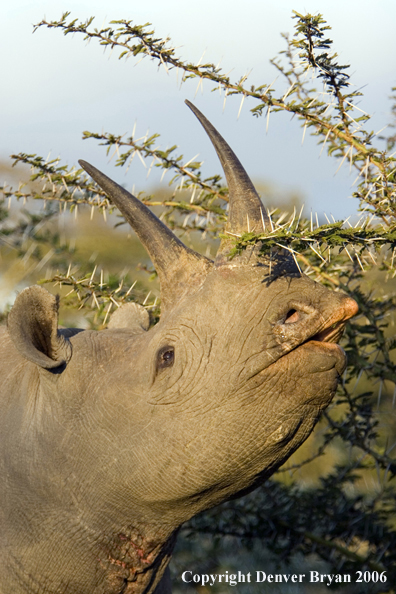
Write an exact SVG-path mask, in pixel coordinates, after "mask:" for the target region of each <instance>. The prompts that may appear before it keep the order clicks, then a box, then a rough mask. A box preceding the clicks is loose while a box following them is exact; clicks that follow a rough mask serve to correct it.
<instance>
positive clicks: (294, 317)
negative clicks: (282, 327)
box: [284, 309, 300, 324]
mask: <svg viewBox="0 0 396 594" xmlns="http://www.w3.org/2000/svg"><path fill="white" fill-rule="evenodd" d="M299 319H300V315H299V313H298V311H297V310H295V309H290V310H289V311H288V312H287V314H286V318H285V321H284V323H285V324H293V323H294V322H298V320H299Z"/></svg>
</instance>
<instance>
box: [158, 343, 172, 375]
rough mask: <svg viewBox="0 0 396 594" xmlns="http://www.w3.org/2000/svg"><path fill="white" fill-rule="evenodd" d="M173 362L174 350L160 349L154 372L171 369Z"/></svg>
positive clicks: (169, 347) (166, 347)
mask: <svg viewBox="0 0 396 594" xmlns="http://www.w3.org/2000/svg"><path fill="white" fill-rule="evenodd" d="M174 362H175V349H174V347H172V346H165V347H162V348H161V349H160V350H159V351H158V353H157V365H156V371H157V372H158V371H161V369H166V368H167V367H172V365H173V363H174Z"/></svg>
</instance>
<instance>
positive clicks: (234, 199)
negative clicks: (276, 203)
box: [186, 101, 271, 255]
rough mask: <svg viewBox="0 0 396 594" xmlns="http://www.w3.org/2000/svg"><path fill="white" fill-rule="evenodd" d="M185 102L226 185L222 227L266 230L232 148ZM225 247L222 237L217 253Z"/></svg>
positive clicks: (263, 213) (259, 207) (265, 220)
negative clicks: (208, 143)
mask: <svg viewBox="0 0 396 594" xmlns="http://www.w3.org/2000/svg"><path fill="white" fill-rule="evenodd" d="M186 104H187V105H188V107H189V108H190V109H191V111H192V112H193V113H194V114H195V115H196V117H197V118H198V120H199V121H200V123H201V124H202V126H203V128H204V129H205V131H206V133H207V135H208V136H209V138H210V140H211V142H212V144H213V146H214V148H215V149H216V152H217V155H218V157H219V159H220V163H221V166H222V168H223V171H224V175H225V177H226V180H227V184H228V189H229V215H228V221H227V225H226V228H225V231H226V233H227V232H228V233H230V235H240V234H241V233H246V232H249V231H254V232H255V233H256V234H257V235H258V234H260V233H263V232H265V231H270V230H271V226H270V220H269V217H268V214H267V211H266V210H265V208H264V206H263V204H262V202H261V200H260V197H259V195H258V194H257V192H256V190H255V188H254V186H253V183H252V182H251V180H250V178H249V176H248V174H247V173H246V171H245V169H244V168H243V166H242V164H241V162H240V161H239V159H238V157H237V156H236V155H235V153H234V151H233V150H232V149H231V148H230V147H229V145H228V144H227V142H226V141H225V140H224V138H223V137H222V136H221V135H220V134H219V133H218V132H217V130H216V129H215V127H214V126H213V125H212V124H211V123H210V122H209V120H208V119H207V118H206V117H205V116H204V115H203V114H202V113H201V112H200V111H199V109H197V108H196V107H195V106H194V105H193V104H192V103H190V101H186ZM228 248H229V242H228V241H227V240H223V241H222V243H221V245H220V248H219V252H218V255H221V254H223V253H224V252H225V251H226V250H227V249H228Z"/></svg>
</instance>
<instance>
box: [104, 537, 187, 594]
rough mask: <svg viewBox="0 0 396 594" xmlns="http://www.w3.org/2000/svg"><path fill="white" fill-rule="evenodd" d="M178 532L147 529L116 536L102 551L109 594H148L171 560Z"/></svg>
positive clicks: (105, 581) (159, 579)
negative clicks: (143, 593)
mask: <svg viewBox="0 0 396 594" xmlns="http://www.w3.org/2000/svg"><path fill="white" fill-rule="evenodd" d="M177 532H178V530H175V531H173V532H171V533H170V534H169V529H165V528H164V527H162V526H145V527H144V529H137V528H133V529H129V530H125V531H123V532H119V533H118V534H116V535H115V536H114V537H113V539H112V540H111V542H108V543H106V544H105V546H103V547H102V550H101V556H100V560H99V564H100V567H101V570H102V571H103V574H104V584H105V586H106V593H108V594H121V593H122V594H132V593H133V594H135V593H136V594H138V593H139V594H140V593H141V592H145V593H147V594H149V593H150V592H154V590H155V588H156V587H157V585H158V584H159V582H160V581H161V578H162V576H163V574H164V572H165V569H166V567H167V565H168V563H169V561H170V559H171V555H172V551H173V548H174V545H175V542H176V536H177Z"/></svg>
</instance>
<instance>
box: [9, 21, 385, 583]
mask: <svg viewBox="0 0 396 594" xmlns="http://www.w3.org/2000/svg"><path fill="white" fill-rule="evenodd" d="M68 18H69V13H65V14H64V15H63V16H62V17H61V19H60V20H59V21H51V22H47V21H45V20H43V21H42V22H41V23H39V24H38V25H36V27H35V30H37V29H38V28H41V27H48V28H53V29H60V30H61V31H63V33H64V34H65V35H69V34H70V33H73V34H74V33H77V34H82V35H83V36H84V38H85V39H87V40H95V41H97V42H98V43H99V44H101V45H104V46H108V47H110V48H111V49H113V48H115V49H119V51H120V53H119V58H120V59H126V58H128V57H132V58H133V57H137V58H139V59H140V57H149V58H150V59H151V60H153V61H154V62H156V63H157V64H158V66H161V67H163V68H165V69H166V70H167V71H170V70H172V69H174V68H177V69H178V70H179V71H180V72H182V82H186V81H188V80H190V79H197V80H198V82H199V84H201V83H202V81H203V80H207V81H209V82H210V84H211V85H212V87H213V89H218V88H219V89H220V90H221V91H222V92H223V93H224V97H227V96H228V95H239V96H240V98H241V106H242V104H243V102H244V101H245V100H248V101H250V111H251V113H252V114H253V115H254V116H256V117H258V118H259V117H266V118H267V123H268V120H269V117H270V115H271V114H274V113H276V112H282V111H286V112H289V113H291V114H293V115H295V116H296V117H297V118H298V119H299V120H300V122H301V125H302V126H303V128H304V133H305V131H306V130H307V129H308V131H309V132H310V133H311V134H312V135H314V136H316V137H317V138H318V142H319V143H320V144H321V150H323V149H324V147H326V149H327V153H328V155H329V156H331V157H336V158H337V159H339V161H340V167H341V166H342V164H343V163H347V164H349V167H350V168H351V170H352V169H354V170H355V171H356V176H357V177H356V180H355V181H356V182H357V188H356V190H355V192H354V196H355V197H356V198H358V199H359V201H360V209H361V211H362V219H361V220H360V221H359V222H358V223H357V224H356V225H355V226H352V225H351V224H350V223H349V222H348V221H333V222H330V221H328V222H327V223H326V224H319V221H318V220H317V218H316V220H313V218H312V217H311V219H310V220H304V219H302V218H301V214H300V216H296V213H294V214H292V215H285V214H282V213H279V212H278V211H273V212H272V213H271V216H272V220H271V229H268V232H267V233H266V234H263V235H259V236H257V235H255V234H254V233H253V232H251V233H245V234H243V235H242V236H241V237H234V241H235V246H234V248H233V249H234V253H237V252H238V251H241V250H243V249H244V248H245V247H246V246H247V245H249V244H252V243H255V242H260V244H261V249H262V250H263V251H264V252H266V253H268V254H270V253H271V251H272V250H277V249H279V248H280V247H282V248H285V249H289V250H290V251H291V252H292V253H293V256H294V258H295V259H296V262H297V263H298V265H299V266H300V268H301V270H302V271H303V272H304V273H305V274H307V275H309V276H311V277H312V278H314V279H315V280H317V281H318V282H321V283H324V284H326V285H329V286H331V287H332V288H333V289H335V290H339V289H341V290H343V291H345V292H347V293H349V294H350V295H351V296H353V297H354V299H356V301H357V302H358V304H359V308H360V315H359V316H358V317H356V318H354V319H353V320H352V321H351V322H350V324H349V325H348V327H347V330H346V332H345V336H344V339H343V346H344V348H345V350H346V351H347V354H348V361H349V367H348V370H347V372H346V373H345V375H344V377H343V378H342V382H341V384H340V386H339V390H338V394H337V397H336V398H335V400H334V402H333V404H332V405H331V406H330V407H329V409H328V410H327V411H326V413H325V415H324V416H323V418H322V420H321V422H320V424H319V426H318V428H317V430H316V431H315V433H314V434H313V436H311V438H310V439H309V440H308V442H307V444H305V445H304V446H303V447H302V448H300V450H299V451H298V452H297V453H296V454H295V455H294V456H293V457H292V458H291V459H290V460H289V461H288V462H287V463H286V464H285V466H284V467H283V468H281V469H280V470H279V471H278V473H277V474H276V475H275V477H274V478H273V479H272V480H270V481H268V482H267V483H266V484H265V485H264V486H263V487H262V488H261V489H259V490H258V491H256V492H254V493H252V494H251V495H249V496H246V497H244V498H242V499H240V500H238V501H232V502H228V503H226V504H225V505H223V506H220V507H219V508H216V509H214V510H211V511H209V512H207V513H205V514H203V515H201V516H199V517H197V518H195V519H193V520H192V521H191V522H189V523H188V525H186V526H185V527H184V528H183V531H182V538H183V540H182V544H183V546H184V547H185V551H184V553H183V552H182V551H180V552H179V553H178V554H177V556H176V560H175V563H176V566H177V564H178V563H180V559H182V560H183V562H184V563H185V564H186V565H185V566H188V568H189V569H190V568H191V567H193V565H192V564H193V563H194V558H198V557H199V553H198V551H199V546H204V547H206V549H205V550H206V555H207V556H208V557H210V559H211V568H212V569H211V570H212V571H215V570H216V568H219V567H220V566H221V565H222V563H223V562H222V561H220V559H221V550H222V548H221V547H225V548H223V551H225V550H226V547H227V546H228V545H229V543H230V542H231V543H234V544H232V547H235V543H241V542H242V543H243V544H244V545H245V546H247V547H251V550H252V551H253V552H254V551H255V553H254V554H256V555H261V557H262V556H263V555H267V554H268V552H269V553H270V554H271V555H272V556H271V559H272V561H271V562H272V563H273V564H274V566H275V567H279V566H281V565H282V564H286V565H287V564H288V563H292V562H293V560H295V559H296V558H297V557H298V556H299V555H300V556H301V555H303V557H304V559H305V561H304V563H305V566H306V567H308V568H309V567H310V566H311V567H313V564H315V563H316V564H317V563H323V564H324V566H325V568H326V571H327V572H328V573H340V572H353V571H356V570H364V569H369V570H376V571H379V572H381V571H386V575H387V578H388V579H387V582H386V583H379V584H377V585H376V586H375V588H374V587H373V585H372V584H369V585H367V589H366V590H364V588H365V587H366V586H365V585H364V584H363V585H362V588H361V589H360V590H355V591H356V592H363V591H370V592H373V591H376V592H389V593H390V592H394V590H393V589H392V588H393V584H395V583H396V558H395V551H396V532H395V530H396V516H395V484H396V481H395V480H394V478H395V475H396V462H395V458H394V455H395V451H396V448H395V446H396V422H395V414H394V413H395V408H394V407H395V394H396V388H395V385H396V366H395V356H394V351H395V348H396V339H395V338H394V336H393V334H394V329H393V328H392V325H393V323H394V310H395V305H396V291H395V282H394V281H393V279H394V277H395V276H396V269H395V266H394V255H395V248H396V220H395V215H396V206H395V205H396V192H395V182H396V179H395V172H396V164H395V157H394V156H393V155H392V154H391V152H392V150H394V147H395V144H396V136H395V135H392V136H389V137H388V138H385V139H383V138H381V137H378V135H376V134H374V132H373V131H371V130H370V129H367V128H366V126H367V124H369V120H370V116H369V115H368V114H367V113H365V112H364V111H362V109H361V108H360V107H357V105H356V100H357V99H358V98H361V93H360V92H359V91H356V90H355V91H351V90H350V88H351V87H350V86H349V74H348V67H347V66H344V65H340V64H339V63H338V62H337V54H336V53H332V41H331V39H330V38H328V37H327V35H328V31H329V30H330V27H329V26H328V25H327V24H326V22H325V20H324V18H323V17H322V15H309V14H308V15H301V14H299V13H296V12H295V13H294V16H293V19H295V32H294V35H293V37H292V38H289V36H287V35H284V36H283V37H284V39H285V42H286V49H285V50H284V51H282V52H280V54H279V56H278V57H277V58H276V59H274V60H272V64H273V65H274V67H275V68H276V69H277V71H278V73H280V74H281V79H282V80H283V83H284V85H285V88H284V89H283V90H282V91H281V92H278V93H277V92H276V91H275V89H274V88H273V87H272V84H270V85H269V84H267V83H263V84H259V85H248V84H247V77H246V76H243V77H241V78H240V79H238V80H237V81H235V82H232V81H231V79H230V77H229V76H227V75H225V74H223V73H222V71H221V69H220V68H218V67H216V66H214V65H213V64H210V63H207V64H199V65H195V64H191V63H189V62H186V61H183V60H182V59H181V58H179V57H178V56H177V55H176V50H175V49H174V48H173V47H172V45H171V42H170V39H159V38H156V37H155V34H154V31H153V30H152V28H151V25H149V24H145V25H135V24H133V23H132V21H127V20H120V21H112V22H111V23H110V26H109V27H106V28H104V29H100V30H99V29H95V28H93V27H92V23H93V18H91V19H89V20H88V21H86V22H85V23H78V21H77V19H74V20H71V21H69V22H68ZM393 91H395V89H393ZM393 100H395V101H396V97H395V96H394V97H393ZM395 105H396V103H395ZM395 115H396V107H395V106H394V107H393V116H395ZM391 125H394V124H391ZM84 138H86V139H93V140H96V141H100V143H101V144H102V145H103V146H105V147H106V149H107V152H108V153H109V151H111V150H112V151H115V152H116V154H117V155H118V158H117V161H116V165H117V166H119V167H124V166H128V165H129V164H130V162H131V160H132V159H133V158H134V157H135V156H138V157H139V158H141V160H142V161H144V160H148V161H149V162H150V165H149V167H152V166H155V167H157V168H161V169H163V171H164V172H165V171H169V170H170V171H172V173H173V177H172V181H171V189H170V195H167V196H166V197H164V198H163V199H160V200H159V199H158V198H157V199H156V198H155V197H152V196H140V197H141V199H142V200H143V202H144V203H146V204H148V205H151V206H156V207H159V208H161V209H162V216H163V217H165V219H166V220H167V222H168V224H169V225H170V226H171V227H172V228H174V229H175V230H176V231H177V232H179V233H180V234H183V239H185V240H187V241H189V234H190V233H191V232H197V231H198V232H200V233H202V235H203V236H207V235H208V234H209V235H210V234H218V232H219V231H221V230H222V229H223V226H224V221H225V209H226V206H227V200H228V190H227V188H226V187H225V186H224V184H223V183H222V179H221V176H219V175H216V176H214V177H211V178H204V177H203V175H202V172H201V163H200V162H197V161H195V160H192V161H190V162H184V161H183V156H182V155H177V153H176V147H175V146H174V147H172V148H170V149H168V150H166V151H164V150H161V149H160V148H159V147H158V146H157V141H158V138H159V136H158V135H157V134H154V135H152V136H150V137H149V138H147V137H146V138H144V139H137V138H135V137H134V134H133V133H132V134H131V135H130V136H129V137H128V138H123V137H120V136H115V135H113V134H110V133H100V134H98V133H95V132H84ZM384 140H385V144H386V150H384V147H383V142H382V141H384ZM12 158H13V159H14V161H15V162H23V163H25V164H28V165H30V166H31V167H32V168H33V175H32V177H31V180H30V182H29V184H27V185H25V186H24V185H21V186H20V187H18V189H16V190H14V189H12V188H10V187H3V188H2V193H3V201H2V207H1V210H0V228H1V233H2V235H1V241H2V245H3V250H6V252H5V253H8V252H7V250H11V251H12V253H13V254H14V257H15V258H22V259H25V260H29V259H31V258H36V260H37V262H42V261H43V259H45V258H46V257H47V256H48V254H50V255H49V256H48V262H49V263H51V266H52V267H54V262H55V264H57V267H58V272H57V274H55V275H53V274H52V275H47V277H48V276H50V277H51V278H47V279H46V280H45V282H47V283H55V285H56V286H61V287H63V288H65V287H66V291H67V295H65V297H64V301H65V302H66V303H67V305H68V306H69V307H70V308H74V309H75V310H78V309H82V310H83V311H85V312H87V313H88V314H89V312H94V315H92V314H91V315H90V316H88V317H90V324H91V326H92V327H94V328H95V327H96V328H100V327H103V325H105V324H106V321H107V319H108V315H109V314H110V313H111V309H112V308H115V307H117V306H118V305H120V304H121V303H122V302H124V301H125V300H128V299H136V300H140V301H141V302H143V303H144V305H145V306H146V307H150V308H151V310H152V311H153V312H154V315H153V318H154V321H155V320H156V319H157V318H158V315H159V309H158V305H157V301H156V300H154V299H150V302H149V301H148V300H147V297H145V298H143V294H142V293H141V292H139V291H135V290H134V289H133V286H132V284H133V283H132V280H131V279H129V278H127V277H126V276H125V274H123V273H122V271H121V270H119V271H118V274H116V273H114V272H113V276H111V275H110V276H107V277H106V276H103V273H99V269H98V270H97V271H96V269H92V268H93V267H92V265H89V264H87V263H85V264H84V263H81V262H80V263H79V265H78V267H77V266H76V267H75V266H74V264H73V263H72V262H71V259H72V258H73V257H74V256H73V250H71V249H70V246H69V247H68V246H66V245H64V244H62V242H61V241H60V238H59V235H58V234H57V232H56V231H54V228H53V227H51V226H50V225H49V223H50V222H51V221H55V220H56V219H57V217H58V216H59V212H63V211H64V210H68V211H74V212H76V209H78V208H79V206H80V205H81V207H83V206H84V205H88V206H89V207H90V208H91V210H92V211H95V210H96V209H99V210H100V211H101V212H102V213H103V215H104V216H106V213H107V212H108V211H111V210H112V208H113V207H112V206H111V204H109V202H108V200H107V198H106V196H105V195H104V193H103V191H102V190H101V189H100V188H98V187H97V186H96V185H95V184H94V183H93V182H92V181H91V180H89V179H87V177H86V176H85V175H84V174H83V172H82V170H81V169H76V168H75V167H67V166H65V165H62V164H60V162H59V160H53V161H50V162H46V161H44V159H43V158H41V157H39V156H36V155H26V154H20V155H13V157H12ZM11 199H16V200H23V201H25V202H26V201H27V202H28V204H29V205H30V206H31V205H32V203H33V201H34V200H39V201H40V203H42V202H43V201H44V204H45V205H47V211H46V212H45V211H43V212H41V213H39V214H37V212H36V213H35V214H33V211H32V212H29V211H27V210H26V211H24V212H23V213H22V215H21V216H20V218H19V219H18V220H17V221H16V222H15V220H13V221H12V222H10V217H9V216H8V211H7V210H6V209H5V208H4V205H5V204H6V203H7V202H8V201H9V200H11ZM58 207H59V208H58ZM362 221H363V222H362ZM46 250H47V253H46V254H45V253H44V252H45V251H46ZM40 270H41V269H40ZM38 272H39V271H38ZM150 272H151V273H152V271H150ZM373 285H374V286H376V287H377V290H376V291H375V292H373V290H372V286H373ZM378 287H379V288H380V289H381V290H378ZM145 299H146V301H145ZM204 534H211V535H212V536H213V539H212V540H211V541H210V543H209V544H208V542H207V541H206V540H205V538H204V536H203V535H204ZM192 537H193V539H192V540H191V538H192ZM186 538H189V539H190V540H188V541H186V540H185V539H186ZM219 543H220V544H219ZM227 543H228V544H227ZM186 551H189V553H188V554H189V555H190V557H187V560H186V555H187V553H186ZM183 554H184V557H183ZM252 554H253V553H252ZM227 563H228V565H227V566H226V569H234V570H235V569H238V566H236V567H233V566H232V563H235V558H234V560H233V558H232V555H231V556H230V557H229V559H228V562H227ZM251 569H252V568H250V570H251ZM299 591H301V590H299ZM352 591H353V590H351V592H352Z"/></svg>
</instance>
